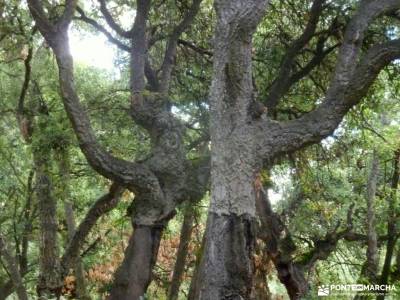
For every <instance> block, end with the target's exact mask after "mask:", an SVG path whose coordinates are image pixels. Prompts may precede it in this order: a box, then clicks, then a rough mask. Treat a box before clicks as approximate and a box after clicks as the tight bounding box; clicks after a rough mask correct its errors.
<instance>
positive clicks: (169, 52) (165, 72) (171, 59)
mask: <svg viewBox="0 0 400 300" xmlns="http://www.w3.org/2000/svg"><path fill="white" fill-rule="evenodd" d="M201 1H202V0H193V3H192V5H191V6H190V8H189V9H188V11H187V12H186V15H185V16H184V17H183V19H182V21H181V22H180V23H179V24H178V26H176V27H175V28H174V30H173V31H172V34H171V36H170V38H169V40H168V43H167V48H166V50H165V54H164V61H163V64H162V66H161V86H160V89H161V92H163V93H165V92H167V91H168V88H169V82H170V78H171V73H172V69H173V66H174V63H175V55H176V48H177V45H178V40H179V37H180V36H181V34H182V33H183V32H184V31H185V30H187V28H188V27H189V26H190V24H192V22H193V20H194V18H195V17H196V15H197V13H198V11H199V9H200V3H201Z"/></svg>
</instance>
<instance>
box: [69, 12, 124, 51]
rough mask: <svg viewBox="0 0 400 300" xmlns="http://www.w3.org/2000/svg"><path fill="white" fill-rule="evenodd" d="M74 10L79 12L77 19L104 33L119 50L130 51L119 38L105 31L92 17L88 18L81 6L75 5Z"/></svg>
mask: <svg viewBox="0 0 400 300" xmlns="http://www.w3.org/2000/svg"><path fill="white" fill-rule="evenodd" d="M76 11H77V12H78V13H79V14H80V17H79V18H77V19H78V20H81V21H83V22H85V23H87V24H89V25H91V26H93V28H95V29H97V30H98V31H99V32H101V33H102V34H104V35H105V36H106V37H107V39H108V40H109V41H110V42H111V43H113V44H114V45H116V46H117V47H118V48H120V49H121V50H123V51H126V52H130V51H131V48H130V47H129V46H127V45H125V44H124V43H123V42H121V41H120V40H118V39H116V38H115V37H114V36H113V35H112V34H111V33H110V32H108V31H107V29H105V28H104V27H103V26H101V25H100V24H99V23H98V22H96V21H95V20H94V19H91V18H89V17H88V16H87V15H86V14H85V12H84V11H83V9H82V8H80V7H79V6H77V7H76Z"/></svg>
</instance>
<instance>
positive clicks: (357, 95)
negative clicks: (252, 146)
mask: <svg viewBox="0 0 400 300" xmlns="http://www.w3.org/2000/svg"><path fill="white" fill-rule="evenodd" d="M399 7H400V3H399V2H398V1H397V0H385V1H379V0H375V1H361V4H360V7H359V9H358V11H357V13H356V15H355V16H354V17H353V19H352V20H351V21H350V23H349V25H348V26H347V29H346V33H345V37H344V42H343V44H342V46H341V49H340V51H339V56H338V62H337V65H336V70H335V73H334V76H333V79H332V81H331V84H330V87H329V89H328V91H327V94H326V97H325V100H324V102H323V103H322V104H320V105H319V106H318V107H317V108H316V109H315V110H314V111H312V112H310V113H308V114H306V115H304V116H303V117H301V118H299V119H296V120H293V121H289V122H286V123H279V122H273V121H271V120H262V121H260V122H259V123H258V125H259V126H260V127H261V128H263V129H261V131H263V132H264V133H265V136H264V138H263V137H260V139H259V141H261V140H262V139H264V141H262V142H261V143H260V144H259V145H260V148H259V151H260V153H261V156H262V157H263V158H268V157H269V158H271V157H275V156H277V155H280V154H283V153H289V152H292V151H295V150H297V149H300V148H302V147H304V146H306V145H308V144H312V143H317V142H319V141H320V140H322V139H323V138H325V137H327V136H329V135H330V134H332V132H333V131H334V130H335V129H336V128H337V126H338V125H339V124H340V122H341V121H342V119H343V117H344V115H345V114H346V113H347V112H348V111H349V110H350V109H351V108H352V107H353V106H354V105H356V104H357V103H359V102H360V101H361V99H362V98H363V97H364V96H365V95H366V93H367V92H368V89H369V87H370V86H371V85H372V83H373V82H374V80H375V79H376V77H377V76H378V74H379V72H380V71H381V70H382V69H383V68H384V67H385V66H387V65H388V64H389V63H390V62H392V61H393V60H395V59H396V58H399V57H400V40H392V41H389V42H386V43H384V44H378V45H375V46H373V47H371V48H370V49H369V50H368V52H367V53H366V54H365V55H364V56H363V58H362V59H361V61H360V60H359V56H360V51H361V45H362V42H363V37H364V33H365V31H366V30H367V28H368V25H369V24H370V23H371V22H372V21H373V20H374V19H375V18H377V17H378V16H380V15H382V14H384V13H386V12H388V11H391V10H394V9H397V8H399ZM259 131H260V130H259ZM272 144H273V145H274V147H273V149H272V146H271V145H272Z"/></svg>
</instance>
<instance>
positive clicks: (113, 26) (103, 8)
mask: <svg viewBox="0 0 400 300" xmlns="http://www.w3.org/2000/svg"><path fill="white" fill-rule="evenodd" d="M98 1H99V3H100V11H101V13H102V14H103V16H104V19H105V20H106V22H107V24H108V26H110V27H111V29H112V30H114V31H115V32H116V33H117V34H119V35H120V36H121V37H124V38H130V36H131V33H130V32H129V31H126V30H124V29H123V28H122V27H121V26H119V25H118V24H117V22H115V20H114V18H113V16H112V15H111V13H110V11H109V10H108V9H107V5H106V1H105V0H98Z"/></svg>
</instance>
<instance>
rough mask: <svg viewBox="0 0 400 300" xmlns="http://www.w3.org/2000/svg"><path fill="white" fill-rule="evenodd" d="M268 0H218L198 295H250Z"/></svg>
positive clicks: (243, 296) (216, 297) (198, 296)
mask: <svg viewBox="0 0 400 300" xmlns="http://www.w3.org/2000/svg"><path fill="white" fill-rule="evenodd" d="M265 5H266V1H261V0H252V1H239V0H234V1H227V0H216V1H215V9H216V13H217V27H216V32H215V38H214V49H215V51H214V77H213V82H212V87H211V95H210V104H211V106H210V108H211V125H210V133H211V143H212V147H211V165H212V171H211V206H210V212H209V215H208V221H207V227H206V233H205V234H206V237H205V239H206V240H205V247H204V256H203V258H202V261H201V263H200V267H199V273H198V275H197V281H198V283H196V288H197V291H196V292H195V297H194V298H195V299H250V297H251V292H252V279H253V271H254V268H253V257H252V254H253V250H254V245H255V230H254V228H255V225H254V224H255V189H254V183H255V177H256V173H257V172H258V168H259V167H260V166H259V165H258V164H257V161H256V149H255V144H256V141H255V139H254V136H252V135H251V134H249V133H251V132H253V131H254V128H252V121H253V114H252V105H253V103H254V99H253V82H252V69H251V57H252V35H253V32H254V31H255V28H256V26H257V25H258V22H259V21H260V19H261V16H262V15H263V14H264V9H265Z"/></svg>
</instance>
